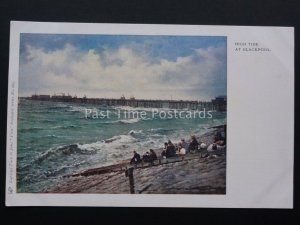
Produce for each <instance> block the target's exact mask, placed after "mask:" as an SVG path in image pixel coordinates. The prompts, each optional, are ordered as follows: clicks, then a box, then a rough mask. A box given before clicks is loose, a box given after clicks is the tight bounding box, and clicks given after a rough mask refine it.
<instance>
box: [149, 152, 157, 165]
mask: <svg viewBox="0 0 300 225" xmlns="http://www.w3.org/2000/svg"><path fill="white" fill-rule="evenodd" d="M154 160H157V155H156V153H155V152H154V151H153V149H150V155H149V162H151V163H152V162H153V161H154Z"/></svg>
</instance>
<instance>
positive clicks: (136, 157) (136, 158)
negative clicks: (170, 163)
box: [130, 149, 157, 164]
mask: <svg viewBox="0 0 300 225" xmlns="http://www.w3.org/2000/svg"><path fill="white" fill-rule="evenodd" d="M154 160H157V155H156V153H155V152H154V150H153V149H150V153H149V152H146V153H145V154H144V155H143V157H142V158H141V156H140V154H139V153H137V152H136V151H133V157H132V159H131V160H130V164H138V163H140V162H142V161H143V162H150V163H153V161H154Z"/></svg>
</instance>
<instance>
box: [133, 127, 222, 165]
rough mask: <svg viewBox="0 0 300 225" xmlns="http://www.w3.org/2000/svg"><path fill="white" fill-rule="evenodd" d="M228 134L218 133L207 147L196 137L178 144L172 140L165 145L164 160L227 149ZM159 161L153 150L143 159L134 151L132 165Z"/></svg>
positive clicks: (193, 136) (192, 136)
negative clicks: (188, 154)
mask: <svg viewBox="0 0 300 225" xmlns="http://www.w3.org/2000/svg"><path fill="white" fill-rule="evenodd" d="M225 136H226V133H224V132H223V133H222V132H217V134H216V135H215V137H214V142H213V143H212V144H210V145H208V146H207V144H206V143H205V142H204V141H203V140H200V141H199V142H198V141H197V139H196V136H195V135H191V140H190V141H189V142H186V141H185V139H181V141H180V142H179V143H178V144H173V143H172V142H171V141H170V140H169V141H168V142H166V143H165V144H164V149H163V151H162V152H161V157H162V158H170V157H174V156H183V155H185V154H187V153H196V152H199V151H201V150H207V151H214V150H218V149H222V148H225V147H226V137H225ZM156 159H157V155H156V153H155V152H154V150H153V149H150V153H149V152H146V153H145V154H144V155H143V156H142V157H141V156H140V155H139V154H138V153H137V152H136V151H134V156H133V157H132V159H131V161H130V164H138V163H140V162H142V161H143V162H150V163H153V161H154V160H156Z"/></svg>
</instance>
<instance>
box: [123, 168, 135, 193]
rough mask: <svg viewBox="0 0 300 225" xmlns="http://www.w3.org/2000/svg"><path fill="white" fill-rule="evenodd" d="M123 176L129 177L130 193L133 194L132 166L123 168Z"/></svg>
mask: <svg viewBox="0 0 300 225" xmlns="http://www.w3.org/2000/svg"><path fill="white" fill-rule="evenodd" d="M125 176H126V177H129V186H130V194H134V179H133V167H130V168H128V169H126V170H125Z"/></svg>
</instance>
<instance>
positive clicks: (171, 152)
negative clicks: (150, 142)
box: [166, 140, 176, 158]
mask: <svg viewBox="0 0 300 225" xmlns="http://www.w3.org/2000/svg"><path fill="white" fill-rule="evenodd" d="M175 155H176V150H175V146H174V145H173V143H172V142H171V141H170V140H169V141H168V147H167V150H166V157H167V158H170V157H173V156H175Z"/></svg>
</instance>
